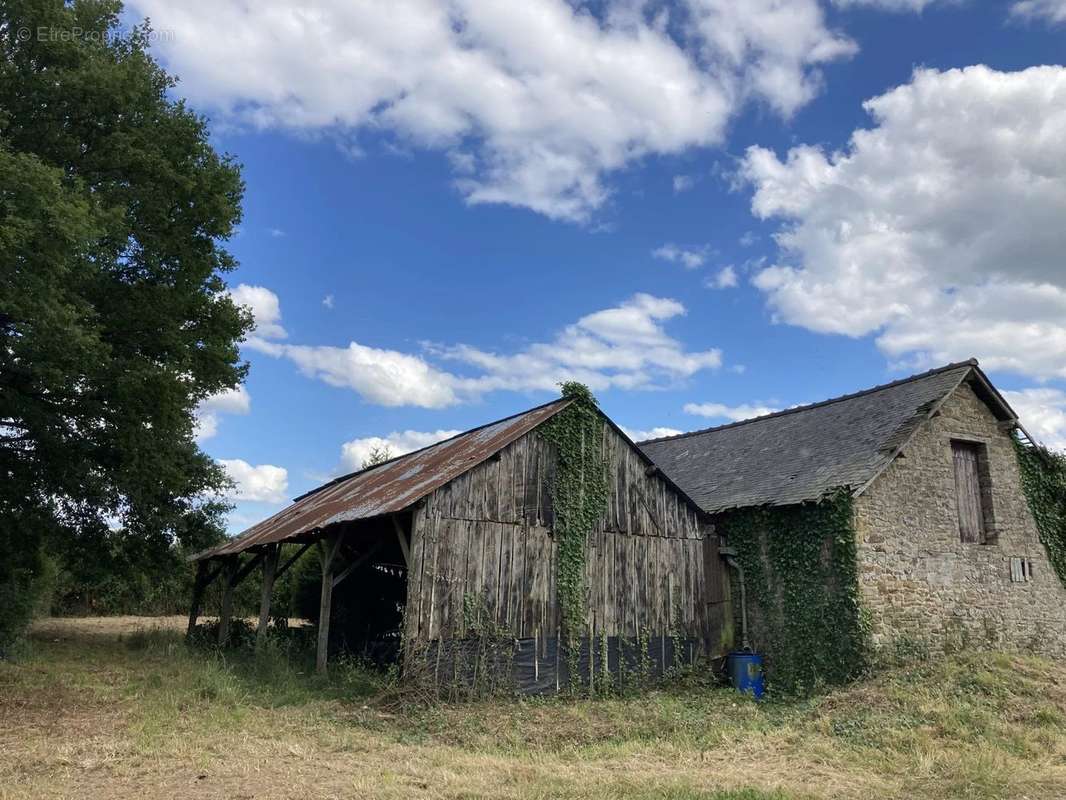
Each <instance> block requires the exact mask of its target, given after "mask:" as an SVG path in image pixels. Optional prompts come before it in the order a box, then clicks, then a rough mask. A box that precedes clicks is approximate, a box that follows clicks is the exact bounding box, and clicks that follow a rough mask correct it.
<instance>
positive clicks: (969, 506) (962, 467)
mask: <svg viewBox="0 0 1066 800" xmlns="http://www.w3.org/2000/svg"><path fill="white" fill-rule="evenodd" d="M978 447H979V445H976V444H973V443H971V442H952V443H951V453H952V456H953V457H954V460H955V502H956V505H957V506H958V509H959V535H960V537H961V538H962V541H964V542H977V543H981V542H984V541H985V517H984V511H983V510H982V508H981V475H980V470H979V469H978Z"/></svg>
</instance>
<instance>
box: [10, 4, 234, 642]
mask: <svg viewBox="0 0 1066 800" xmlns="http://www.w3.org/2000/svg"><path fill="white" fill-rule="evenodd" d="M120 11H121V4H120V3H118V2H115V0H77V1H76V2H73V3H71V4H65V3H62V2H57V1H56V0H0V475H2V476H3V480H0V652H2V650H3V648H4V643H5V641H10V640H11V638H12V636H13V635H14V634H15V633H17V631H18V629H19V627H20V626H21V625H23V624H24V623H25V621H26V615H27V613H28V610H27V606H28V604H32V602H31V601H32V594H33V588H34V586H35V585H36V584H37V583H38V582H39V578H40V576H41V575H42V573H43V569H44V567H43V562H42V558H41V550H42V545H43V544H44V543H45V542H48V543H50V544H53V543H54V544H55V545H56V546H58V547H60V548H62V547H77V548H79V549H80V550H82V551H85V550H86V549H87V550H88V551H89V552H92V547H93V546H94V542H99V541H102V540H103V539H104V538H106V536H107V535H108V532H109V531H113V530H115V529H119V528H121V529H122V530H123V532H124V535H126V536H135V537H140V538H142V539H145V540H148V541H155V542H156V543H157V546H162V545H163V544H164V543H174V542H177V543H178V544H179V545H184V546H187V547H189V548H195V547H199V546H202V545H203V544H205V543H206V541H207V540H211V539H213V538H215V537H217V536H218V535H219V527H218V524H217V523H218V514H219V508H218V504H217V503H211V502H205V501H204V500H202V499H201V498H204V497H205V496H207V494H206V493H209V492H212V491H217V490H219V489H220V488H221V487H223V486H224V485H225V482H226V480H225V476H224V474H223V473H222V471H221V469H220V468H219V466H218V465H217V464H215V463H214V462H213V461H212V460H211V459H210V458H208V457H207V456H206V455H205V454H204V453H202V452H201V451H200V450H199V448H198V447H197V445H196V443H195V441H194V438H193V425H194V412H195V408H196V406H197V404H198V403H199V402H200V401H201V400H203V399H204V398H205V397H207V396H209V395H211V394H214V393H217V392H219V391H222V390H224V389H227V388H232V387H234V386H236V385H237V384H238V383H240V381H241V380H242V379H243V377H244V375H245V371H246V369H247V366H246V365H244V364H242V363H241V361H240V357H239V352H238V343H239V341H240V340H241V339H242V338H243V336H244V334H245V333H246V332H247V331H248V329H249V328H250V326H251V319H250V316H249V315H248V314H247V312H245V311H243V310H242V309H240V308H238V307H237V306H235V305H234V303H233V302H232V301H231V300H230V298H229V296H228V295H227V294H226V292H225V289H226V285H225V283H224V281H223V277H222V276H223V275H224V274H225V273H226V272H228V271H230V270H232V269H233V268H234V266H235V262H234V259H233V258H232V256H231V255H230V254H229V253H228V252H227V251H226V250H225V249H224V247H223V246H222V245H221V242H223V241H224V240H225V239H227V238H228V237H229V236H230V235H231V234H232V233H233V230H234V226H235V225H236V224H237V223H238V222H239V220H240V213H241V212H240V203H241V198H242V194H243V190H244V186H243V183H242V181H241V177H240V171H239V167H238V165H237V164H236V163H234V161H233V160H232V159H231V158H230V157H226V156H220V155H219V154H217V153H216V152H215V151H214V149H213V148H212V147H211V145H210V143H209V141H208V131H207V126H206V122H205V120H204V119H203V118H201V117H199V116H197V115H196V114H194V113H193V112H191V111H190V110H189V109H188V108H186V106H185V105H184V103H183V102H182V101H180V100H175V99H172V98H171V96H170V94H171V91H172V90H173V88H174V86H175V81H174V80H173V79H172V78H171V77H169V76H168V75H167V74H166V73H165V72H164V71H163V70H162V69H161V68H160V67H159V66H158V65H157V64H156V63H155V62H154V61H153V59H152V58H151V57H150V55H149V54H148V43H149V40H150V37H151V31H150V30H149V28H148V27H147V25H144V26H140V27H136V28H134V29H132V30H129V31H123V30H122V29H121V28H120V26H119V14H120ZM7 603H12V604H13V605H10V606H7V609H6V610H5V605H6V604H7ZM12 608H14V610H13V611H11V610H10V609H12Z"/></svg>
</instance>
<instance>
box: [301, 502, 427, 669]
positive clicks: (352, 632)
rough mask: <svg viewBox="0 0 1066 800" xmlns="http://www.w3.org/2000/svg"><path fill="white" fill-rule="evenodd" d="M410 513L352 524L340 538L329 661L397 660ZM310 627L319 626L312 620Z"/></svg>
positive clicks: (378, 662)
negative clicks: (337, 579) (349, 658)
mask: <svg viewBox="0 0 1066 800" xmlns="http://www.w3.org/2000/svg"><path fill="white" fill-rule="evenodd" d="M410 530H411V514H410V513H406V514H396V515H390V516H386V517H377V518H374V519H369V520H361V521H359V522H355V523H352V524H351V526H350V527H349V528H347V529H346V530H345V531H344V532H343V533H342V534H341V537H340V545H339V547H340V549H339V551H338V555H337V557H336V559H335V565H334V567H333V571H334V577H335V579H336V578H340V580H339V581H338V582H336V583H335V585H334V587H333V593H332V601H331V605H332V613H331V615H330V622H329V650H330V654H331V656H330V657H331V658H332V657H334V656H348V657H353V658H359V659H366V660H367V661H370V662H372V663H373V664H376V665H378V666H381V667H386V666H389V665H390V664H393V663H395V662H396V661H398V659H399V657H400V653H401V650H402V646H401V645H402V642H403V621H404V610H405V607H406V604H407V570H408V558H409V542H410ZM315 622H318V620H317V619H316V620H315Z"/></svg>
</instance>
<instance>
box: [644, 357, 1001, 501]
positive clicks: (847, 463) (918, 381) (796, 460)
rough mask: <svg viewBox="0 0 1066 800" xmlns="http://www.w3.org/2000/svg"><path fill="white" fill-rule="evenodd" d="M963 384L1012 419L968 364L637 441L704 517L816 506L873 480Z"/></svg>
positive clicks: (973, 361)
mask: <svg viewBox="0 0 1066 800" xmlns="http://www.w3.org/2000/svg"><path fill="white" fill-rule="evenodd" d="M963 381H970V382H971V384H972V385H973V387H974V389H975V390H976V391H977V392H978V394H979V396H981V397H982V399H984V400H985V402H986V403H988V404H989V406H990V407H991V408H992V409H993V411H994V412H995V413H996V416H997V417H999V418H1000V419H1001V420H1011V421H1016V420H1017V415H1016V414H1015V413H1014V412H1013V411H1012V410H1011V408H1010V406H1009V405H1007V403H1006V401H1005V400H1004V399H1003V398H1002V396H1000V394H999V392H997V391H996V390H995V388H994V387H993V386H992V384H991V383H990V382H989V381H988V378H987V377H985V375H984V373H983V372H981V369H980V368H979V367H978V364H977V361H976V359H971V360H969V361H963V362H960V363H957V364H948V365H947V366H944V367H940V368H938V369H934V370H930V371H929V372H925V373H922V374H921V375H915V376H913V377H910V378H905V379H903V380H898V381H895V382H893V383H888V384H884V385H883V386H875V387H874V388H872V389H867V390H865V391H861V392H857V393H855V394H850V395H845V396H843V397H837V398H834V399H832V400H826V401H823V402H821V403H815V404H813V405H809V406H802V407H799V408H794V409H789V410H787V411H781V412H778V413H776V414H769V415H767V416H763V417H757V418H755V419H750V420H744V421H742V422H735V423H732V424H730V425H722V426H720V427H716V428H708V429H706V430H701V431H693V432H692V433H686V434H681V435H680V436H673V437H668V438H664V439H653V440H649V441H645V442H640V443H639V444H638V447H640V448H641V449H642V450H643V451H644V452H645V453H646V454H647V455H648V456H649V457H650V458H651V459H652V461H654V462H655V463H656V465H658V466H659V468H660V469H662V471H663V472H664V473H665V474H666V475H668V476H669V477H670V478H671V479H672V480H673V481H674V482H675V483H677V484H678V485H679V486H680V487H681V488H682V489H683V490H684V491H685V492H686V493H688V495H689V496H690V497H692V498H693V499H694V500H695V501H696V502H697V503H698V504H699V505H700V507H701V508H703V510H704V511H706V512H708V513H717V512H720V511H724V510H727V509H731V508H743V507H746V506H758V505H788V504H792V503H800V502H804V501H807V500H818V499H820V498H821V497H824V496H825V495H826V494H828V493H830V492H832V491H834V490H836V489H840V488H844V487H847V488H850V489H851V490H853V491H855V490H858V489H861V488H862V487H864V486H865V485H866V484H867V483H869V482H870V481H872V480H873V479H874V478H875V477H876V476H877V475H879V474H880V473H881V471H882V470H883V469H884V468H885V467H887V466H888V464H889V463H890V462H891V461H892V459H893V458H894V457H895V455H896V453H897V452H898V450H899V449H900V448H901V447H902V446H903V445H904V444H905V443H906V442H907V440H908V439H909V438H910V436H911V435H912V434H913V433H914V432H915V431H916V430H917V428H918V427H919V426H920V425H921V424H922V423H923V422H924V421H925V420H926V419H927V418H928V417H929V415H930V414H931V413H932V412H933V411H934V410H935V409H936V407H938V406H939V404H940V402H941V401H942V400H944V399H945V398H946V397H947V396H948V395H949V394H951V393H952V392H953V391H954V390H955V389H956V388H957V387H958V386H959V385H961V384H962V382H963Z"/></svg>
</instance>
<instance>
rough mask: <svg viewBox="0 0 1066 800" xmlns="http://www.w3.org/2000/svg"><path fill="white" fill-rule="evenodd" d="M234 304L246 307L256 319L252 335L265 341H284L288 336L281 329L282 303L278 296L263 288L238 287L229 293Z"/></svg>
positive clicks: (242, 285) (241, 285)
mask: <svg viewBox="0 0 1066 800" xmlns="http://www.w3.org/2000/svg"><path fill="white" fill-rule="evenodd" d="M229 294H230V297H232V298H233V302H234V303H236V304H237V305H239V306H244V307H245V308H247V309H248V310H249V311H251V312H252V317H254V318H255V329H254V330H253V331H252V333H251V335H252V336H253V337H262V338H264V339H284V338H285V337H286V336H288V334H287V333H286V332H285V329H284V328H283V327H281V303H280V302H279V301H278V296H277V295H276V294H274V293H273V292H272V291H270V290H269V289H266V288H264V287H262V286H249V285H248V284H246V283H242V284H240V285H238V286H237V287H236V288H234V289H230V291H229Z"/></svg>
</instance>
